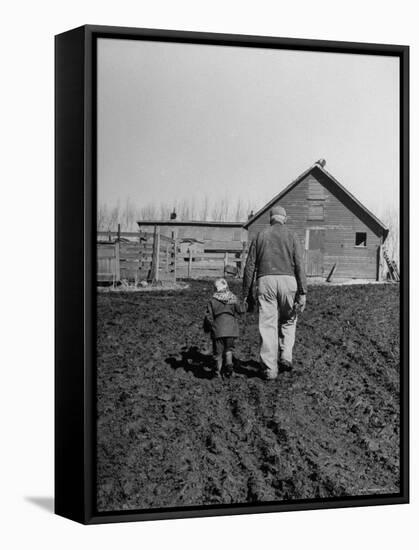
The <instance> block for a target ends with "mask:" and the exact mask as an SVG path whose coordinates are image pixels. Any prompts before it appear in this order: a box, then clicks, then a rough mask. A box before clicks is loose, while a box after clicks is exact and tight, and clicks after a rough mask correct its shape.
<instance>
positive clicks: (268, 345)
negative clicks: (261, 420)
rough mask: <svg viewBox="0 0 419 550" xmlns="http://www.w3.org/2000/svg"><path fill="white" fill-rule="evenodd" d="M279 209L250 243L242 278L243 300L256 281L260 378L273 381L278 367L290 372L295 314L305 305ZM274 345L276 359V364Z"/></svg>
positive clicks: (293, 247)
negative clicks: (259, 339)
mask: <svg viewBox="0 0 419 550" xmlns="http://www.w3.org/2000/svg"><path fill="white" fill-rule="evenodd" d="M286 220H287V213H286V211H285V209H284V208H282V207H281V206H275V207H274V208H272V209H271V212H270V223H271V225H270V227H268V228H266V229H264V230H263V231H261V232H260V233H259V234H258V235H257V236H256V237H255V239H254V240H253V241H252V243H251V245H250V249H249V255H248V257H247V261H246V266H245V269H244V276H243V297H244V299H245V300H247V299H248V298H249V293H250V294H251V293H252V286H253V285H254V284H255V281H256V279H257V298H258V303H259V332H260V337H261V347H260V362H261V366H262V369H263V373H262V376H263V378H265V379H267V380H273V379H274V378H276V377H277V376H278V367H280V368H281V369H284V370H285V369H286V370H290V369H291V368H292V350H293V347H294V341H295V329H296V324H297V311H301V312H302V311H304V309H305V305H306V293H307V281H306V275H305V272H304V267H303V260H302V253H301V245H300V242H299V240H298V237H297V236H296V235H295V234H294V233H293V232H292V231H290V230H289V229H288V227H286V225H285V222H286ZM278 344H279V348H280V357H279V360H278Z"/></svg>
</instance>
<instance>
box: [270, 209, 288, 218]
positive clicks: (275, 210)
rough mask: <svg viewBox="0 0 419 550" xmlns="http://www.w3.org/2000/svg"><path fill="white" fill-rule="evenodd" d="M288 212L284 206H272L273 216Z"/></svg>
mask: <svg viewBox="0 0 419 550" xmlns="http://www.w3.org/2000/svg"><path fill="white" fill-rule="evenodd" d="M286 215H287V212H286V210H285V208H282V206H274V207H273V208H271V216H284V217H285V216H286Z"/></svg>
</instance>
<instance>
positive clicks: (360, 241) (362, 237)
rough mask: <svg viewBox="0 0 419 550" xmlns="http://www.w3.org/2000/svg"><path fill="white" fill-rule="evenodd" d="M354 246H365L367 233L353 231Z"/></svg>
mask: <svg viewBox="0 0 419 550" xmlns="http://www.w3.org/2000/svg"><path fill="white" fill-rule="evenodd" d="M355 246H367V234H366V233H363V232H356V233H355Z"/></svg>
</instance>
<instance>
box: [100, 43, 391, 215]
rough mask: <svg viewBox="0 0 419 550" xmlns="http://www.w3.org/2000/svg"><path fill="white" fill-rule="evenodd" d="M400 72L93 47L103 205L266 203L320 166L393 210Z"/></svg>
mask: <svg viewBox="0 0 419 550" xmlns="http://www.w3.org/2000/svg"><path fill="white" fill-rule="evenodd" d="M398 79H399V65H398V59H397V58H394V57H384V56H368V55H354V54H335V53H320V52H303V51H291V50H266V49H258V48H239V47H231V46H211V45H197V44H176V43H170V44H169V43H164V42H150V41H135V40H119V39H118V40H115V39H100V40H99V43H98V98H97V99H98V111H97V112H98V133H97V135H98V150H97V154H98V156H97V158H98V171H97V173H98V202H99V204H107V205H108V206H112V205H114V204H115V203H116V202H117V201H118V200H119V201H120V203H121V204H125V202H126V201H127V200H129V201H130V202H132V204H133V206H134V207H135V208H140V207H141V206H144V205H146V204H149V203H153V202H156V203H161V202H166V203H167V202H173V203H175V202H176V201H178V200H181V199H183V198H186V199H191V198H194V199H196V200H197V201H199V200H200V199H202V197H203V196H205V195H206V196H209V197H210V198H211V199H212V200H214V199H219V198H221V199H222V200H230V199H231V200H233V201H236V200H237V197H241V198H242V199H243V200H244V201H250V202H252V203H254V204H256V205H257V207H260V206H263V205H264V204H265V203H266V202H267V201H268V200H270V199H271V198H272V197H273V196H275V195H276V194H277V193H279V192H280V191H281V190H282V189H283V188H284V187H286V186H287V185H288V184H289V183H290V182H291V181H292V180H294V179H295V178H296V177H297V176H298V175H299V174H301V173H302V172H304V171H305V170H306V169H307V168H308V167H309V166H311V165H312V164H313V163H314V162H315V161H316V160H318V159H320V158H324V159H326V166H325V168H326V170H328V171H329V172H330V173H331V174H332V175H333V176H334V177H335V178H337V179H338V180H339V181H340V183H342V184H343V185H344V186H345V187H346V188H347V189H348V190H349V191H350V192H351V193H353V194H354V195H355V196H356V197H357V198H358V199H359V200H360V201H361V202H362V203H363V204H364V205H365V206H366V207H367V208H369V209H370V210H371V211H372V212H373V213H375V214H376V215H380V214H381V213H382V212H383V210H384V209H386V208H387V207H393V206H395V207H396V208H397V207H398V204H399V90H398V82H399V81H398Z"/></svg>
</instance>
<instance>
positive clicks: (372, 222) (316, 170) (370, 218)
mask: <svg viewBox="0 0 419 550" xmlns="http://www.w3.org/2000/svg"><path fill="white" fill-rule="evenodd" d="M311 172H312V173H313V175H314V176H316V175H317V176H320V179H321V180H323V181H324V180H325V179H326V181H327V182H328V183H329V185H330V187H331V190H332V192H333V191H335V192H336V194H338V195H339V198H340V200H341V201H342V202H344V203H345V204H346V206H348V208H350V209H351V210H355V212H356V213H357V215H359V214H361V215H362V218H363V219H364V221H365V222H366V224H367V225H369V226H370V227H371V229H373V230H374V231H375V232H376V233H377V234H378V235H382V236H383V237H384V239H385V238H386V237H387V234H388V228H387V227H386V226H385V225H384V224H383V222H382V221H380V220H379V219H378V218H377V217H376V216H375V215H374V214H373V213H372V212H371V211H370V210H368V208H366V207H365V206H364V205H363V204H362V203H361V202H360V201H359V200H358V199H357V198H356V197H355V196H354V195H352V193H350V192H349V191H348V190H347V189H346V187H344V186H343V185H342V184H341V183H340V182H339V181H338V180H337V179H336V178H334V177H333V176H332V174H330V173H329V172H328V171H327V170H325V169H324V167H323V166H321V165H320V164H319V163H317V162H316V163H315V164H313V165H312V166H310V167H309V168H308V169H307V170H305V171H304V172H303V173H302V174H300V175H299V176H298V177H297V178H296V179H295V180H294V181H292V182H291V183H290V184H289V185H287V187H285V189H283V190H282V191H281V192H280V193H278V194H277V195H275V197H273V199H272V200H271V201H269V202H268V203H267V204H265V206H263V207H262V208H261V209H260V210H258V211H257V212H256V214H254V216H252V217H251V218H250V219H249V220H247V222H246V223H245V224H244V225H243V227H244V228H246V229H248V227H249V226H250V225H252V224H253V223H254V222H255V221H256V220H257V219H258V218H259V217H260V216H261V215H262V214H264V213H265V212H266V211H267V210H269V209H270V208H271V207H272V206H274V204H276V203H277V202H278V201H279V200H280V199H282V198H283V197H284V196H285V195H286V194H287V193H289V192H290V191H291V190H292V189H294V187H296V186H297V185H298V184H299V183H300V182H301V181H303V180H304V178H305V177H306V176H308V174H310V173H311ZM321 183H322V182H321Z"/></svg>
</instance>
